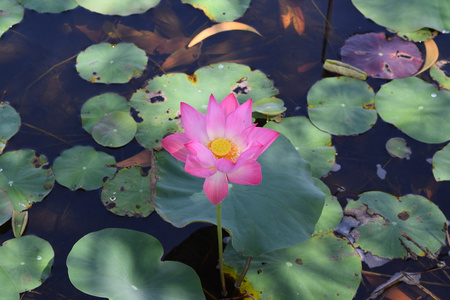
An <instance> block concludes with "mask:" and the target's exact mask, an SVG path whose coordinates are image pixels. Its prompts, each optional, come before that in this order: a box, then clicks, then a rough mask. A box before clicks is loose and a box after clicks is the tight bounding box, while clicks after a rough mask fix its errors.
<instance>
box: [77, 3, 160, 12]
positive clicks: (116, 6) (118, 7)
mask: <svg viewBox="0 0 450 300" xmlns="http://www.w3.org/2000/svg"><path fill="white" fill-rule="evenodd" d="M76 1H77V2H78V4H79V5H80V6H82V7H84V8H86V9H89V10H91V11H94V12H96V13H99V14H103V15H119V16H128V15H132V14H142V13H144V12H146V11H147V10H149V9H150V8H153V7H155V6H156V5H158V3H159V1H160V0H76Z"/></svg>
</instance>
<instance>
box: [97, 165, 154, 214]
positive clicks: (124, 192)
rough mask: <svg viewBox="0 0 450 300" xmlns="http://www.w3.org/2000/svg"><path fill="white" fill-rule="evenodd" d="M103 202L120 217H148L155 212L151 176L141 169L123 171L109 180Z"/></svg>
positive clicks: (103, 193) (102, 196) (103, 194)
mask: <svg viewBox="0 0 450 300" xmlns="http://www.w3.org/2000/svg"><path fill="white" fill-rule="evenodd" d="M101 198H102V202H103V204H104V205H105V206H106V208H107V209H108V210H109V211H111V212H112V213H114V214H116V215H119V216H129V217H148V216H149V215H150V214H151V213H152V212H153V211H154V207H153V203H152V197H151V193H150V176H149V175H148V174H142V169H141V168H140V167H131V168H127V169H122V170H120V171H119V172H117V173H116V175H114V177H113V178H111V179H108V180H107V181H106V182H105V184H104V186H103V189H102V195H101Z"/></svg>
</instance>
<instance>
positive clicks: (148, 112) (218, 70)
mask: <svg viewBox="0 0 450 300" xmlns="http://www.w3.org/2000/svg"><path fill="white" fill-rule="evenodd" d="M231 92H234V93H235V94H236V97H237V98H238V100H239V102H240V103H243V102H244V101H246V100H248V99H250V98H253V99H254V100H257V99H263V98H268V97H271V96H273V95H275V94H277V93H278V91H277V90H276V89H275V88H274V86H273V82H272V81H270V80H269V79H268V78H267V77H266V75H264V73H262V72H261V71H258V70H255V71H252V70H251V69H250V68H249V67H247V66H244V65H239V64H233V63H224V64H216V65H211V66H207V67H203V68H200V69H198V70H197V71H196V72H195V73H194V74H193V75H185V74H180V73H174V74H167V75H163V76H160V77H155V78H153V79H151V80H150V81H149V82H148V85H147V86H146V87H145V88H144V89H140V90H138V91H137V92H136V93H135V94H134V95H133V96H132V97H131V99H130V104H131V106H132V107H133V108H134V109H135V110H137V111H138V112H139V117H141V118H142V119H143V121H142V122H140V123H138V129H137V133H136V139H137V141H138V142H139V143H141V144H142V145H143V146H144V147H145V148H153V147H155V146H157V145H159V143H160V141H161V140H162V139H163V137H164V136H165V135H167V134H170V133H175V132H178V131H180V130H181V129H180V126H181V122H180V102H186V103H188V104H189V105H191V106H193V107H194V108H196V109H197V110H200V111H201V112H206V107H207V104H208V99H209V96H210V95H211V94H212V93H214V96H215V97H216V99H217V100H218V101H221V99H223V98H225V97H226V96H227V95H228V94H230V93H231Z"/></svg>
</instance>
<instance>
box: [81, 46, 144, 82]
mask: <svg viewBox="0 0 450 300" xmlns="http://www.w3.org/2000/svg"><path fill="white" fill-rule="evenodd" d="M147 60H148V58H147V56H146V54H145V51H144V50H142V49H139V48H138V47H136V46H135V45H134V44H129V43H119V44H108V43H101V44H97V45H92V46H90V47H88V48H87V49H86V50H84V51H83V52H81V53H80V54H78V56H77V64H76V68H77V71H78V73H80V76H81V78H83V79H85V80H87V81H90V82H97V83H126V82H128V81H130V79H131V78H133V77H139V76H141V75H142V73H143V71H144V70H145V67H146V66H147Z"/></svg>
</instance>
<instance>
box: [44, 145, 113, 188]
mask: <svg viewBox="0 0 450 300" xmlns="http://www.w3.org/2000/svg"><path fill="white" fill-rule="evenodd" d="M115 162H116V160H115V159H114V157H112V156H111V155H109V154H106V153H104V152H98V151H95V150H94V148H92V147H86V146H75V147H73V148H70V149H67V150H65V151H64V152H63V153H61V155H60V156H58V157H57V158H56V159H55V161H54V162H53V171H54V172H55V176H56V181H58V183H59V184H61V185H63V186H65V187H68V188H69V189H71V190H77V189H84V190H87V191H90V190H95V189H98V188H100V187H101V186H102V185H103V178H105V177H112V176H113V175H114V173H115V172H116V168H112V167H108V166H109V165H112V164H114V163H115Z"/></svg>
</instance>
